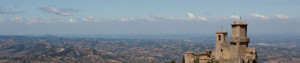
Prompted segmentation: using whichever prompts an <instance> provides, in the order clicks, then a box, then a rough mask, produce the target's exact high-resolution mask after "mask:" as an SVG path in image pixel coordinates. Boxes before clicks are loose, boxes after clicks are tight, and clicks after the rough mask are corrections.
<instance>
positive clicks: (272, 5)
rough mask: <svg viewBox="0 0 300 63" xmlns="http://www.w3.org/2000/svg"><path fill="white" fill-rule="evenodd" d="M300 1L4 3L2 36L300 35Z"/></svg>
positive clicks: (70, 0)
mask: <svg viewBox="0 0 300 63" xmlns="http://www.w3.org/2000/svg"><path fill="white" fill-rule="evenodd" d="M299 3H300V1H299V0H1V2H0V35H38V34H42V35H43V34H55V35H63V34H214V33H215V32H216V31H218V30H220V29H221V28H222V27H223V30H227V31H229V32H230V31H231V26H230V24H232V23H233V22H234V21H239V20H241V21H243V22H246V23H248V24H249V25H248V33H252V34H256V33H300V29H299V27H300V25H299V24H300V13H299V11H300V8H299V6H300V4H299Z"/></svg>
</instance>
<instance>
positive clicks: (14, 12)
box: [0, 8, 25, 14]
mask: <svg viewBox="0 0 300 63" xmlns="http://www.w3.org/2000/svg"><path fill="white" fill-rule="evenodd" d="M18 13H25V11H15V10H12V9H10V8H5V9H2V8H0V14H18Z"/></svg>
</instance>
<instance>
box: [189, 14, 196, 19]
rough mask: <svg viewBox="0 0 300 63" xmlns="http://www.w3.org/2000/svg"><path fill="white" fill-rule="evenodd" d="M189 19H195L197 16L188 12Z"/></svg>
mask: <svg viewBox="0 0 300 63" xmlns="http://www.w3.org/2000/svg"><path fill="white" fill-rule="evenodd" d="M187 15H188V19H194V18H195V17H196V16H195V15H194V14H192V13H188V14H187Z"/></svg>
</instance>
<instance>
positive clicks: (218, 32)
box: [216, 30, 227, 34]
mask: <svg viewBox="0 0 300 63" xmlns="http://www.w3.org/2000/svg"><path fill="white" fill-rule="evenodd" d="M216 33H217V34H220V33H221V34H223V33H227V31H222V30H221V31H217V32H216Z"/></svg>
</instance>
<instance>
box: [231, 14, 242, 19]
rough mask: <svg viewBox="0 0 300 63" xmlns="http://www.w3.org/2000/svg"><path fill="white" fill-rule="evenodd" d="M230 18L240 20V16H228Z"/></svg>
mask: <svg viewBox="0 0 300 63" xmlns="http://www.w3.org/2000/svg"><path fill="white" fill-rule="evenodd" d="M230 18H233V19H237V18H240V16H237V15H232V16H230Z"/></svg>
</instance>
